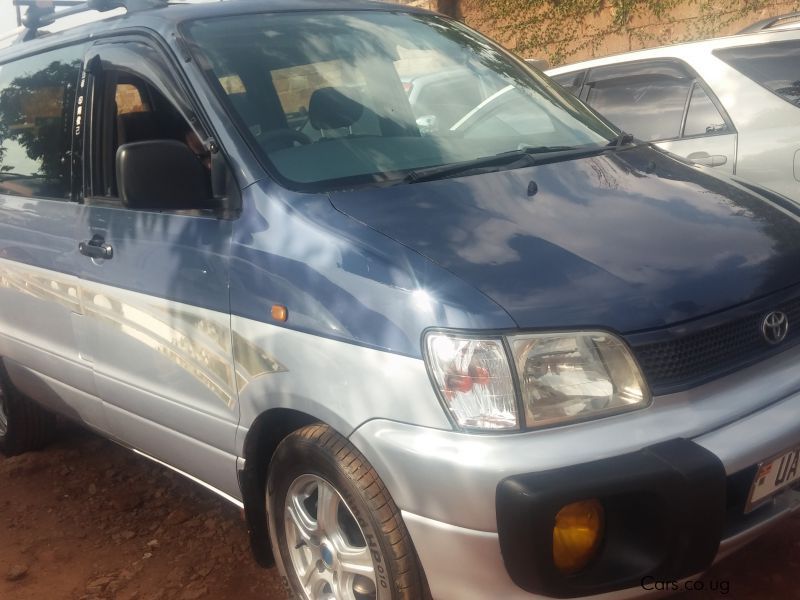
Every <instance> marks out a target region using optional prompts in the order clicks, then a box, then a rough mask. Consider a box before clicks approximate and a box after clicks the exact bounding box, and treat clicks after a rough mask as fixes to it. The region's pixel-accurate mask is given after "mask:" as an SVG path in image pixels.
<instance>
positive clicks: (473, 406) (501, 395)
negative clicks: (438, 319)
mask: <svg viewBox="0 0 800 600" xmlns="http://www.w3.org/2000/svg"><path fill="white" fill-rule="evenodd" d="M426 345H427V348H426V349H427V359H428V365H429V367H430V371H431V374H432V376H433V380H434V382H435V384H436V386H437V387H438V389H439V393H440V395H441V397H442V399H443V400H444V403H445V405H446V406H447V409H448V410H449V411H450V414H451V415H452V417H453V419H454V420H455V421H456V423H457V424H458V426H459V427H461V428H462V429H471V430H484V431H487V430H488V431H499V430H514V429H518V428H519V420H518V418H517V399H516V393H515V392H514V382H513V379H512V377H511V368H510V367H509V364H508V359H507V357H506V352H505V349H504V348H503V343H502V341H501V340H498V339H474V338H465V337H457V336H451V335H449V334H445V333H438V332H436V333H431V334H429V335H428V336H427V338H426Z"/></svg>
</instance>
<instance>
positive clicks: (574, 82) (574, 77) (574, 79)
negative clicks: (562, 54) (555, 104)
mask: <svg viewBox="0 0 800 600" xmlns="http://www.w3.org/2000/svg"><path fill="white" fill-rule="evenodd" d="M585 74H586V71H575V72H573V73H562V74H561V75H553V76H552V77H551V79H552V80H553V81H555V82H556V83H557V84H558V85H560V86H561V87H563V88H564V89H565V90H567V91H568V92H569V93H570V94H574V95H576V96H577V95H578V94H579V93H580V91H581V87H583V76H584V75H585Z"/></svg>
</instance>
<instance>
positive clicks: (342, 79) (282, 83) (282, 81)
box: [270, 60, 379, 139]
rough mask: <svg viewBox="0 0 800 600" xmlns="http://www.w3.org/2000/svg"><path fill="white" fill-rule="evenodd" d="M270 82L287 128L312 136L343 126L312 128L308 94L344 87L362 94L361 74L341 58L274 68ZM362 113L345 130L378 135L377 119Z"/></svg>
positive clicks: (329, 133) (351, 93) (334, 133)
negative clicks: (321, 128)
mask: <svg viewBox="0 0 800 600" xmlns="http://www.w3.org/2000/svg"><path fill="white" fill-rule="evenodd" d="M270 77H271V79H272V84H273V86H274V87H275V90H276V91H277V93H278V98H279V100H280V103H281V108H282V109H283V113H284V117H285V118H286V121H287V123H288V125H289V127H290V128H292V129H295V130H297V131H302V132H303V133H304V134H305V135H307V136H309V137H310V138H311V139H319V138H321V137H323V136H324V135H327V137H331V136H337V135H340V134H341V133H343V132H340V131H337V130H339V129H344V128H332V129H330V130H327V131H323V130H318V129H315V128H314V127H313V125H312V124H311V122H310V119H309V112H308V111H309V106H310V105H311V97H312V96H314V94H315V93H317V92H318V91H320V90H330V89H335V90H346V93H347V95H349V96H351V97H353V98H356V97H362V96H363V94H364V93H365V91H366V90H365V83H366V82H365V81H364V77H363V75H362V74H361V73H360V72H359V71H358V70H357V69H356V68H354V65H352V64H348V63H347V62H345V61H343V60H326V61H322V62H318V63H313V64H308V65H298V66H295V67H287V68H283V69H275V70H273V71H272V72H271V73H270ZM369 117H370V115H368V114H367V113H364V114H362V115H361V118H360V119H358V120H356V121H354V122H353V123H351V124H350V125H349V126H348V131H347V133H348V134H350V133H352V132H354V131H358V132H359V133H361V134H366V133H371V134H374V135H377V134H378V133H379V132H378V130H377V121H376V119H370V118H369Z"/></svg>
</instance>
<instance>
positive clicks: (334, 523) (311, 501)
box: [284, 475, 378, 600]
mask: <svg viewBox="0 0 800 600" xmlns="http://www.w3.org/2000/svg"><path fill="white" fill-rule="evenodd" d="M284 526H285V529H286V543H287V545H288V549H289V555H290V559H291V568H292V569H293V570H294V573H295V576H296V577H297V580H298V581H299V582H300V586H301V587H302V588H303V593H304V595H305V599H306V600H370V599H375V598H377V581H376V577H375V565H374V563H373V560H372V552H373V551H371V550H370V549H369V548H368V547H367V543H366V538H365V537H364V532H363V531H362V530H361V527H360V526H359V525H358V522H357V521H356V519H355V517H354V516H353V512H352V511H351V510H350V507H349V506H347V503H346V502H345V501H344V499H343V498H342V497H341V495H340V494H339V492H337V491H336V488H334V487H333V486H332V485H331V484H330V483H328V482H327V481H325V480H324V479H322V478H321V477H317V476H316V475H302V476H300V477H298V478H297V479H295V480H294V482H292V484H291V485H290V486H289V490H288V492H287V494H286V501H285V506H284ZM374 551H375V552H378V550H377V549H376V550H374Z"/></svg>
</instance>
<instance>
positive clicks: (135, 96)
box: [114, 83, 150, 115]
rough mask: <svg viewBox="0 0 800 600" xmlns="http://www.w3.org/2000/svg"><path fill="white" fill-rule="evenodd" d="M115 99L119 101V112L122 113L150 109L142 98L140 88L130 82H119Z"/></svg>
mask: <svg viewBox="0 0 800 600" xmlns="http://www.w3.org/2000/svg"><path fill="white" fill-rule="evenodd" d="M114 100H115V101H116V103H117V114H120V115H126V114H130V113H140V112H149V111H150V107H149V106H148V105H147V102H145V101H144V99H142V93H141V92H140V91H139V88H137V87H136V86H135V85H133V84H130V83H119V84H117V91H116V94H115V95H114Z"/></svg>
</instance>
